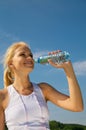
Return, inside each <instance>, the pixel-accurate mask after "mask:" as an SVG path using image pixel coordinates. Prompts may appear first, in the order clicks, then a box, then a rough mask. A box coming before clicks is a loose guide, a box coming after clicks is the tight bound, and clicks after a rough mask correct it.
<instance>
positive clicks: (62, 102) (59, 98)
mask: <svg viewBox="0 0 86 130" xmlns="http://www.w3.org/2000/svg"><path fill="white" fill-rule="evenodd" d="M49 63H50V64H51V65H52V66H54V67H56V68H63V69H64V72H65V74H66V77H67V81H68V87H69V96H68V95H65V94H63V93H60V92H59V91H57V90H56V89H54V88H53V87H52V86H50V85H49V84H46V83H42V84H41V85H40V86H41V88H42V90H43V93H44V95H45V98H46V100H49V101H51V102H52V103H54V104H56V105H57V106H60V107H62V108H64V109H67V110H71V111H77V112H78V111H82V110H83V100H82V95H81V91H80V87H79V84H78V81H77V79H76V76H75V73H74V70H73V67H72V64H71V62H70V61H69V62H65V63H62V64H55V63H53V62H52V61H49Z"/></svg>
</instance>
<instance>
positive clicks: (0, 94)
mask: <svg viewBox="0 0 86 130" xmlns="http://www.w3.org/2000/svg"><path fill="white" fill-rule="evenodd" d="M7 95H8V91H7V89H6V88H5V89H1V90H0V106H3V103H4V101H5V100H6V98H7Z"/></svg>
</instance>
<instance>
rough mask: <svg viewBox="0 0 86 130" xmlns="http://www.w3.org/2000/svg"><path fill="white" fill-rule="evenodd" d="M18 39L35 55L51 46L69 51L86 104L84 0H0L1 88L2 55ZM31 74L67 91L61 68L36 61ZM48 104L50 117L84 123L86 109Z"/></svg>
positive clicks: (45, 51)
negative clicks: (27, 45)
mask: <svg viewBox="0 0 86 130" xmlns="http://www.w3.org/2000/svg"><path fill="white" fill-rule="evenodd" d="M17 41H25V42H27V43H28V44H29V45H30V47H31V49H32V52H33V54H34V57H35V56H40V55H44V54H47V53H48V52H49V51H52V50H58V49H60V50H66V51H68V52H69V53H70V58H71V61H72V63H73V67H74V70H75V73H76V76H77V79H78V82H79V84H80V88H81V91H82V95H83V99H84V106H85V107H86V1H85V0H14V1H12V0H7V1H6V0H0V88H3V67H2V60H3V55H4V53H5V51H6V49H7V48H8V47H9V46H10V45H11V44H12V43H14V42H17ZM30 78H31V81H33V82H37V83H38V82H41V81H44V82H48V83H50V84H51V85H52V86H54V87H55V88H56V89H58V90H59V91H61V92H64V93H68V85H67V80H66V77H65V74H64V71H63V70H59V69H56V68H53V67H51V66H50V65H39V64H36V65H35V69H34V71H33V72H32V74H31V75H30ZM77 100H78V99H77ZM48 106H49V110H50V119H51V120H57V121H60V122H63V123H79V124H84V125H86V109H84V111H83V112H81V113H75V112H74V113H73V112H69V111H66V110H63V109H62V108H58V107H56V106H55V105H53V104H51V103H48Z"/></svg>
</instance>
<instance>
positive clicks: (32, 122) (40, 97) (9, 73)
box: [0, 42, 83, 130]
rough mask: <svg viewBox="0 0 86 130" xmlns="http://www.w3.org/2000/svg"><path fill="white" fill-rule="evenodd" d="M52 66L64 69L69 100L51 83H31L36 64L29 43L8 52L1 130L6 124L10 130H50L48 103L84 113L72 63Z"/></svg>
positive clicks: (0, 101)
mask: <svg viewBox="0 0 86 130" xmlns="http://www.w3.org/2000/svg"><path fill="white" fill-rule="evenodd" d="M50 53H58V51H56V52H50ZM49 64H50V65H52V66H53V67H56V68H63V69H64V72H65V74H66V77H67V81H68V87H69V93H70V95H69V96H68V95H65V94H63V93H60V92H59V91H58V90H56V89H55V88H53V87H52V86H51V85H49V84H48V83H43V82H42V83H39V84H35V83H32V82H31V81H30V78H29V76H28V74H29V73H30V72H32V70H33V69H34V60H33V54H32V52H31V50H30V48H29V46H28V45H27V44H26V43H24V42H18V43H15V44H13V45H12V46H11V47H9V48H8V50H7V52H6V55H5V60H4V66H5V70H4V86H5V88H4V89H3V90H1V91H0V130H4V126H5V123H6V125H7V127H8V130H50V129H49V114H48V108H47V101H51V102H52V103H54V104H56V105H57V106H59V107H62V108H64V109H67V110H70V111H75V112H80V111H82V110H83V101H82V96H81V91H80V87H79V84H78V82H77V79H76V76H75V73H74V70H73V67H72V64H71V62H70V61H68V62H65V63H62V64H55V63H54V62H53V61H52V60H49ZM77 99H78V100H77Z"/></svg>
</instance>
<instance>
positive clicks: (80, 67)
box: [73, 61, 86, 76]
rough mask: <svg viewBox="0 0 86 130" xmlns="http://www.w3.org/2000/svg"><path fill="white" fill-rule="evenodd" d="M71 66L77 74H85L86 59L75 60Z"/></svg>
mask: <svg viewBox="0 0 86 130" xmlns="http://www.w3.org/2000/svg"><path fill="white" fill-rule="evenodd" d="M73 67H74V70H75V73H76V74H77V75H79V76H82V75H86V61H78V62H75V63H73Z"/></svg>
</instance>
